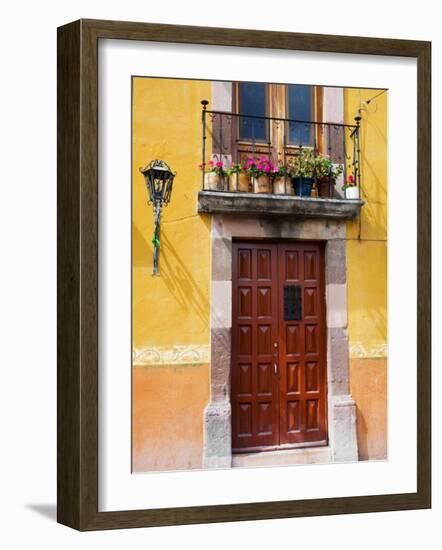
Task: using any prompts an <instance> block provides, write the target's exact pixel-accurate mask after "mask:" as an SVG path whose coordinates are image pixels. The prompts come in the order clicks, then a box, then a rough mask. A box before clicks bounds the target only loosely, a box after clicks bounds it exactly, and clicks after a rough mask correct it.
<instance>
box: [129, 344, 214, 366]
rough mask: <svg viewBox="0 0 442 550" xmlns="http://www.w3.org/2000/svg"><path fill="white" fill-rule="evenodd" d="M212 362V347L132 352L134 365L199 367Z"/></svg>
mask: <svg viewBox="0 0 442 550" xmlns="http://www.w3.org/2000/svg"><path fill="white" fill-rule="evenodd" d="M209 362H210V346H209V345H208V344H207V345H201V344H189V345H179V344H177V345H174V346H152V347H148V348H141V349H140V348H138V349H133V351H132V365H133V366H134V367H138V366H163V365H189V364H192V365H198V364H205V363H209Z"/></svg>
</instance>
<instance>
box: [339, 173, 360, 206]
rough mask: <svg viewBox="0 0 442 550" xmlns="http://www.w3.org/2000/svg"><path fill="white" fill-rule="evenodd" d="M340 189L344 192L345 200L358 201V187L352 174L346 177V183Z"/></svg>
mask: <svg viewBox="0 0 442 550" xmlns="http://www.w3.org/2000/svg"><path fill="white" fill-rule="evenodd" d="M342 188H343V190H344V191H345V198H346V199H354V200H357V199H359V187H358V185H357V183H356V180H355V177H354V176H353V175H352V174H350V175H349V176H348V179H347V182H346V183H345V184H344V185H343V187H342Z"/></svg>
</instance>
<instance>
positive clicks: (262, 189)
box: [247, 156, 275, 193]
mask: <svg viewBox="0 0 442 550" xmlns="http://www.w3.org/2000/svg"><path fill="white" fill-rule="evenodd" d="M274 168H275V167H274V165H273V163H272V161H271V160H270V159H269V157H266V156H261V157H260V158H259V160H258V161H255V159H253V158H252V157H249V158H248V159H247V171H248V173H249V174H250V177H251V180H252V185H253V191H254V193H271V192H272V180H271V174H272V173H273V170H274Z"/></svg>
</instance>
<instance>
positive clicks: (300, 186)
mask: <svg viewBox="0 0 442 550" xmlns="http://www.w3.org/2000/svg"><path fill="white" fill-rule="evenodd" d="M312 185H313V178H308V177H306V176H295V177H294V178H293V186H294V189H295V195H298V197H310V196H311V194H312Z"/></svg>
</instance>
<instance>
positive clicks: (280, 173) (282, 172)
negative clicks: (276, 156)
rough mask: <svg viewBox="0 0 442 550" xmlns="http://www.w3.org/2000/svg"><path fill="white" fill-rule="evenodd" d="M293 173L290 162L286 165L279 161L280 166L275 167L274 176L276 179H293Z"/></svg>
mask: <svg viewBox="0 0 442 550" xmlns="http://www.w3.org/2000/svg"><path fill="white" fill-rule="evenodd" d="M292 172H293V166H292V165H291V164H290V162H288V163H287V164H284V163H283V162H281V161H279V162H278V166H274V167H273V172H272V175H273V177H274V178H285V177H289V178H290V177H291V176H292Z"/></svg>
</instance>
